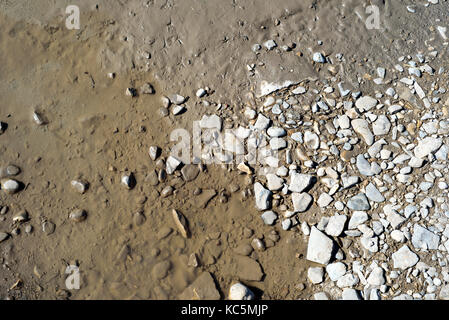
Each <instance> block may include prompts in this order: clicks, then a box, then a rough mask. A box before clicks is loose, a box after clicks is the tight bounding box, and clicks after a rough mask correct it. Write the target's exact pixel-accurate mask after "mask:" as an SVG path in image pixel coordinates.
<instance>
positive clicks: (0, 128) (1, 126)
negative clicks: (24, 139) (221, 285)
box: [0, 121, 8, 134]
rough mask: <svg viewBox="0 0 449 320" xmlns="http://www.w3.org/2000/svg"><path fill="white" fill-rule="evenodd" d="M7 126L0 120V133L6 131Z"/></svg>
mask: <svg viewBox="0 0 449 320" xmlns="http://www.w3.org/2000/svg"><path fill="white" fill-rule="evenodd" d="M7 126H8V125H7V124H6V123H4V122H1V121H0V134H3V133H4V132H5V131H6V127H7Z"/></svg>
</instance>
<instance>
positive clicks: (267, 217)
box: [261, 211, 278, 226]
mask: <svg viewBox="0 0 449 320" xmlns="http://www.w3.org/2000/svg"><path fill="white" fill-rule="evenodd" d="M261 217H262V220H263V222H264V223H265V224H266V225H269V226H271V225H273V224H274V222H275V221H276V219H277V218H278V215H277V214H276V213H274V212H273V211H266V212H264V213H263V214H262V215H261Z"/></svg>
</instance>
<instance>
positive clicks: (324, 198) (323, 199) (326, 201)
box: [317, 193, 334, 208]
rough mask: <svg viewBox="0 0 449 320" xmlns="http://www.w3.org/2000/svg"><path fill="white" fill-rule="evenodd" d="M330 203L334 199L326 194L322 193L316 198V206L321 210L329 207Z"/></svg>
mask: <svg viewBox="0 0 449 320" xmlns="http://www.w3.org/2000/svg"><path fill="white" fill-rule="evenodd" d="M332 201H334V198H332V197H331V196H330V195H329V194H328V193H322V194H321V195H320V197H319V198H318V201H317V204H318V205H319V206H320V207H321V208H325V207H327V206H328V205H330V204H331V203H332Z"/></svg>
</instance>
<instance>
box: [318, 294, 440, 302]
mask: <svg viewBox="0 0 449 320" xmlns="http://www.w3.org/2000/svg"><path fill="white" fill-rule="evenodd" d="M313 298H314V299H315V300H317V301H320V300H329V298H328V297H327V294H326V293H325V292H317V293H315V294H314V295H313ZM448 300H449V299H448Z"/></svg>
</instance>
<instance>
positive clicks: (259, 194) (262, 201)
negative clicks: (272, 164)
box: [254, 182, 272, 211]
mask: <svg viewBox="0 0 449 320" xmlns="http://www.w3.org/2000/svg"><path fill="white" fill-rule="evenodd" d="M254 197H255V198H256V207H257V209H259V210H261V211H263V210H268V209H270V207H271V197H272V193H271V191H270V190H267V189H265V188H264V187H263V185H261V184H260V183H259V182H256V183H255V184H254Z"/></svg>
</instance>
